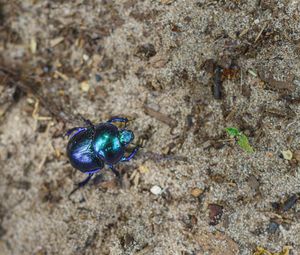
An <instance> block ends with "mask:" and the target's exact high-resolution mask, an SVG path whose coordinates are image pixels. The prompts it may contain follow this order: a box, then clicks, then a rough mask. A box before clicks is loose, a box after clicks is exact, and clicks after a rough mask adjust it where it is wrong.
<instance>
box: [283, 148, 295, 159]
mask: <svg viewBox="0 0 300 255" xmlns="http://www.w3.org/2000/svg"><path fill="white" fill-rule="evenodd" d="M281 153H282V156H283V158H284V159H286V160H291V159H292V158H293V153H292V152H291V151H290V150H286V151H282V152H281Z"/></svg>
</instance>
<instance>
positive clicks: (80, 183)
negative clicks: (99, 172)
mask: <svg viewBox="0 0 300 255" xmlns="http://www.w3.org/2000/svg"><path fill="white" fill-rule="evenodd" d="M93 175H94V173H91V174H89V175H88V177H87V178H85V179H84V180H83V181H82V182H79V183H78V184H77V187H76V188H75V189H73V190H72V191H71V193H70V194H69V196H68V197H69V198H70V196H72V194H74V193H75V192H76V191H77V190H79V189H80V188H82V187H83V186H84V185H86V184H87V183H88V182H89V181H90V179H91V178H92V176H93Z"/></svg>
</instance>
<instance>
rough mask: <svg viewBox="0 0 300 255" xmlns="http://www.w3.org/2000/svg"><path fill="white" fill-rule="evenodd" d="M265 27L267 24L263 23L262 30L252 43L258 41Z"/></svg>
mask: <svg viewBox="0 0 300 255" xmlns="http://www.w3.org/2000/svg"><path fill="white" fill-rule="evenodd" d="M266 26H267V23H265V24H264V25H263V27H262V29H261V30H260V31H259V33H258V35H257V36H256V38H255V40H254V43H256V42H257V41H258V39H259V38H260V37H261V34H262V32H263V31H264V30H265V28H266Z"/></svg>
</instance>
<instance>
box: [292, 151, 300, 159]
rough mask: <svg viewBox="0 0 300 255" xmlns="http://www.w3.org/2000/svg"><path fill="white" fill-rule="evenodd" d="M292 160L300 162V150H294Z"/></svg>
mask: <svg viewBox="0 0 300 255" xmlns="http://www.w3.org/2000/svg"><path fill="white" fill-rule="evenodd" d="M293 157H294V159H296V160H297V161H298V162H300V150H295V151H294V154H293Z"/></svg>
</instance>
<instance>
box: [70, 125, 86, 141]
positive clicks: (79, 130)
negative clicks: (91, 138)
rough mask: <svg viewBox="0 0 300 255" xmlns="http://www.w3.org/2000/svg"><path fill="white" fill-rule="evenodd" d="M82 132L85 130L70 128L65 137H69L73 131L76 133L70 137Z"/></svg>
mask: <svg viewBox="0 0 300 255" xmlns="http://www.w3.org/2000/svg"><path fill="white" fill-rule="evenodd" d="M82 130H86V128H83V127H74V128H71V129H69V130H68V131H67V132H66V134H65V136H70V135H71V134H72V133H73V132H74V131H76V133H75V134H73V135H72V136H74V135H76V134H78V133H79V132H81V131H82ZM72 136H71V137H72ZM71 137H70V138H71Z"/></svg>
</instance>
